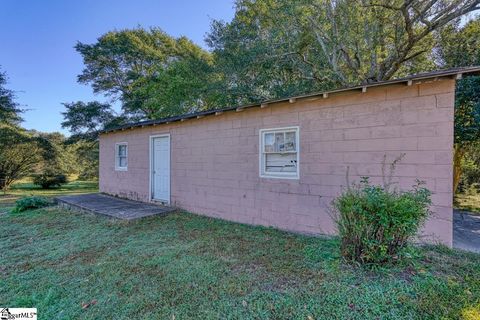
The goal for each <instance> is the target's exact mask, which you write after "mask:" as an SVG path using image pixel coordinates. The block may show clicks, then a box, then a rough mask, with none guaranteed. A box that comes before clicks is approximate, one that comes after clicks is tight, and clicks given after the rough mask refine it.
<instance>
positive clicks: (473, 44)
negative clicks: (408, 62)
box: [437, 19, 480, 192]
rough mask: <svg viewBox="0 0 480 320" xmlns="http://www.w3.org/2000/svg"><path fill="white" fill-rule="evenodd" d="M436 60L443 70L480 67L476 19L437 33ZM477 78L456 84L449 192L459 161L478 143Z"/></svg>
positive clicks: (459, 171) (479, 103) (458, 175)
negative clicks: (451, 174)
mask: <svg viewBox="0 0 480 320" xmlns="http://www.w3.org/2000/svg"><path fill="white" fill-rule="evenodd" d="M439 43H440V44H439V46H438V48H437V59H438V60H439V63H440V64H441V65H442V66H444V67H455V66H456V67H458V66H469V65H479V64H480V19H476V20H473V21H470V22H469V23H467V24H466V25H465V26H464V27H459V25H458V24H452V25H450V26H448V27H447V28H445V29H444V30H443V32H442V33H440V42H439ZM479 88H480V77H478V76H477V77H468V78H465V79H462V80H460V81H458V82H457V88H456V96H455V131H454V132H455V133H454V143H455V149H454V172H453V190H454V192H455V191H456V190H457V188H458V185H459V182H460V178H461V176H462V173H463V166H462V161H463V159H464V158H465V155H466V154H467V153H468V152H469V151H470V149H471V148H472V147H473V146H476V145H478V142H480V90H479Z"/></svg>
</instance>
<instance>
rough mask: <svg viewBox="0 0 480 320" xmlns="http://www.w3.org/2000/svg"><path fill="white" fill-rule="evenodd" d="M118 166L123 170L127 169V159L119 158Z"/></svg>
mask: <svg viewBox="0 0 480 320" xmlns="http://www.w3.org/2000/svg"><path fill="white" fill-rule="evenodd" d="M118 166H119V167H121V168H125V167H126V166H127V157H123V156H122V157H119V158H118Z"/></svg>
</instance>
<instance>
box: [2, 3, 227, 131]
mask: <svg viewBox="0 0 480 320" xmlns="http://www.w3.org/2000/svg"><path fill="white" fill-rule="evenodd" d="M1 2H2V3H1V9H0V43H1V49H0V66H1V67H2V70H3V71H6V72H7V74H8V77H9V83H8V85H7V86H8V88H10V89H13V90H15V91H17V97H18V99H17V101H18V102H19V103H20V104H22V105H23V106H24V108H27V109H29V111H27V112H26V113H25V114H24V118H25V122H24V123H23V125H24V126H25V127H26V128H29V129H37V130H40V131H46V132H51V131H61V132H64V133H67V132H66V131H65V130H62V129H61V127H60V122H61V121H62V116H61V114H60V112H62V111H63V106H62V104H61V103H62V102H71V101H77V100H82V101H91V100H94V99H96V100H100V101H105V100H106V99H105V98H104V97H103V96H101V95H97V96H95V95H94V94H93V92H92V90H91V88H90V87H89V86H85V85H80V84H78V83H77V81H76V79H77V75H78V74H79V73H80V72H81V71H82V69H83V62H82V59H81V56H80V55H79V54H78V53H77V52H76V51H75V50H74V48H73V46H74V45H75V43H76V42H77V41H80V42H84V43H93V42H95V40H96V38H98V37H99V36H100V35H102V34H103V33H105V32H107V31H109V30H113V29H123V28H133V27H136V26H138V25H141V26H143V27H150V26H156V27H160V28H162V29H163V30H164V31H166V32H167V33H169V34H170V35H173V36H181V35H184V36H187V37H189V38H190V39H192V40H193V41H194V42H195V43H197V44H199V45H201V46H203V47H206V46H205V43H204V41H203V39H204V37H205V34H206V33H207V32H208V31H209V30H210V22H211V20H212V19H222V20H225V21H230V20H231V19H232V18H233V14H234V8H233V0H202V1H194V0H190V1H187V0H176V1H171V0H170V1H169V0H156V1H155V0H131V1H126V0H115V1H114V0H96V1H95V0H81V1H70V0H69V1H65V0H45V1H35V0H1Z"/></svg>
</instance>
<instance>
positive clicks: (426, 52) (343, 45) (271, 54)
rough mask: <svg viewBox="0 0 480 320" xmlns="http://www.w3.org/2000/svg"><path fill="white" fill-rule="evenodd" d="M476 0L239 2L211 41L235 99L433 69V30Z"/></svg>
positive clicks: (216, 28)
mask: <svg viewBox="0 0 480 320" xmlns="http://www.w3.org/2000/svg"><path fill="white" fill-rule="evenodd" d="M477 9H479V1H478V0H448V1H447V0H445V1H440V0H431V1H423V0H299V1H288V0H237V1H236V14H235V17H234V19H233V21H231V22H229V23H225V22H222V21H214V22H213V24H212V32H211V33H210V34H209V36H208V37H207V42H208V44H209V46H210V47H211V48H212V50H213V53H214V55H215V58H216V60H217V63H218V65H219V68H220V69H221V70H223V74H224V75H225V77H226V83H225V85H226V87H227V89H228V90H229V91H230V90H231V91H230V92H231V94H232V95H233V97H232V99H233V100H236V101H240V102H247V101H248V102H251V101H255V100H259V99H265V98H275V97H279V96H286V95H291V94H294V93H305V92H307V91H313V90H321V89H327V88H332V87H337V86H345V85H352V84H359V83H368V82H373V81H381V80H388V79H390V78H392V77H396V76H402V75H405V74H407V73H415V72H418V71H426V70H429V69H433V68H435V64H434V61H433V59H432V58H431V54H432V48H433V47H434V45H435V38H434V37H433V33H434V32H437V31H438V30H440V29H441V28H442V27H444V26H445V25H447V24H448V23H451V22H452V21H454V20H455V19H457V18H458V17H460V16H462V15H464V14H466V13H468V12H471V11H474V10H477Z"/></svg>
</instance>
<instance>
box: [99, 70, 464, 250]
mask: <svg viewBox="0 0 480 320" xmlns="http://www.w3.org/2000/svg"><path fill="white" fill-rule="evenodd" d="M454 89H455V81H454V80H450V79H442V80H440V81H434V82H429V83H422V84H413V85H412V86H407V85H404V84H401V85H388V86H382V87H372V88H368V90H367V92H365V93H362V92H360V91H349V92H345V93H338V94H334V95H331V96H329V97H328V98H326V99H323V98H322V97H319V98H318V99H311V100H297V102H295V103H288V102H286V103H277V104H272V105H270V106H269V107H266V108H252V109H246V110H244V111H242V112H235V111H233V112H225V113H223V114H221V115H218V116H207V117H204V118H201V119H192V120H186V121H184V122H175V123H172V124H168V125H157V126H155V127H152V126H150V127H144V128H137V129H131V130H125V131H120V132H114V133H107V134H102V135H101V136H100V191H101V192H105V193H108V194H113V195H118V196H121V197H127V198H130V199H135V200H141V201H149V199H148V197H149V137H150V136H151V135H157V134H163V133H170V134H171V202H172V205H174V206H178V207H180V208H183V209H185V210H189V211H191V212H194V213H198V214H202V215H207V216H211V217H218V218H222V219H227V220H232V221H237V222H242V223H248V224H256V225H264V226H273V227H276V228H280V229H285V230H290V231H295V232H302V233H316V234H318V233H325V234H331V233H334V232H335V228H334V224H333V221H332V219H331V216H330V214H329V207H330V203H331V201H332V199H334V197H335V196H337V195H338V194H339V193H340V192H341V190H342V186H345V182H346V179H345V176H346V170H347V167H349V168H350V180H351V181H353V180H356V181H358V180H359V179H360V177H361V176H370V177H372V178H371V179H372V181H373V182H376V183H381V181H382V179H381V167H382V165H381V163H382V160H383V157H384V155H385V154H386V156H387V159H388V161H392V160H393V159H395V158H396V157H398V156H399V155H400V154H402V153H405V154H406V155H405V157H404V159H403V161H401V162H400V163H399V165H398V166H397V170H396V172H395V179H394V181H396V182H398V185H399V186H400V187H401V188H409V187H411V186H412V185H413V184H414V183H415V179H416V178H419V179H421V180H424V181H425V182H426V183H427V187H428V188H429V189H430V190H431V191H433V192H434V194H433V206H432V210H433V211H434V215H433V216H432V217H431V219H430V220H429V221H428V222H427V223H426V225H425V227H424V230H423V236H425V239H428V240H429V241H437V242H441V243H444V244H446V245H449V246H451V245H452V149H453V112H454ZM286 126H299V127H300V179H299V180H283V179H268V178H260V177H259V130H260V129H267V128H277V127H286ZM118 142H128V171H125V172H123V171H115V170H114V165H115V161H114V149H115V143H118Z"/></svg>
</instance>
